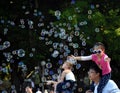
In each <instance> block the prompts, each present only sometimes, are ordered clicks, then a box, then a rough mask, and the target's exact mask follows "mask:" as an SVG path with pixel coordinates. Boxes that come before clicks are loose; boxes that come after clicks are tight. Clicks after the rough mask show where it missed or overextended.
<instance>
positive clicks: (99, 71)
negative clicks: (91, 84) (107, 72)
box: [90, 64, 102, 77]
mask: <svg viewBox="0 0 120 93" xmlns="http://www.w3.org/2000/svg"><path fill="white" fill-rule="evenodd" d="M90 69H92V70H94V71H95V72H96V73H100V77H102V70H101V69H100V68H99V67H98V66H97V65H96V64H93V65H91V66H90Z"/></svg>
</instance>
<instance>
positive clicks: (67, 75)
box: [65, 72, 76, 81]
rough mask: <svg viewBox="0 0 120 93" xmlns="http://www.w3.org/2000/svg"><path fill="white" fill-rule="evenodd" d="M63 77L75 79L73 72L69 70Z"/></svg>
mask: <svg viewBox="0 0 120 93" xmlns="http://www.w3.org/2000/svg"><path fill="white" fill-rule="evenodd" d="M65 79H66V80H73V81H76V80H75V76H74V74H73V72H69V73H68V74H66V76H65Z"/></svg>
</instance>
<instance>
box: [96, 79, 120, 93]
mask: <svg viewBox="0 0 120 93" xmlns="http://www.w3.org/2000/svg"><path fill="white" fill-rule="evenodd" d="M98 85H99V84H98ZM98 85H96V86H95V90H94V93H97V87H98ZM102 93H120V89H119V88H118V86H117V85H116V83H115V82H114V81H113V80H109V81H108V83H107V85H106V86H105V87H104V89H103V92H102Z"/></svg>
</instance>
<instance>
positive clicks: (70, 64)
mask: <svg viewBox="0 0 120 93" xmlns="http://www.w3.org/2000/svg"><path fill="white" fill-rule="evenodd" d="M65 64H67V66H68V69H72V67H73V64H72V63H71V62H68V61H65Z"/></svg>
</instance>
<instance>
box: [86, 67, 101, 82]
mask: <svg viewBox="0 0 120 93" xmlns="http://www.w3.org/2000/svg"><path fill="white" fill-rule="evenodd" d="M88 77H89V79H90V80H92V81H94V80H96V79H97V78H98V77H99V73H96V72H95V70H94V69H90V70H89V71H88Z"/></svg>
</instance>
